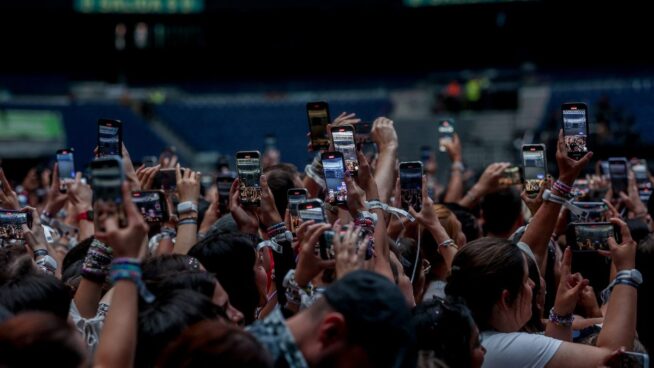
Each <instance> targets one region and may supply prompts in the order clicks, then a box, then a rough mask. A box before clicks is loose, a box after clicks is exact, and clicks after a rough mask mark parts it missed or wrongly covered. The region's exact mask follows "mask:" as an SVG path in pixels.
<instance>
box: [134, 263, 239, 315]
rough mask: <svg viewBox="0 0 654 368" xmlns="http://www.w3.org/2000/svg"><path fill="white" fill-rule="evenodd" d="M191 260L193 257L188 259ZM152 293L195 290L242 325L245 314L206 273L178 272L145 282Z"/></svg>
mask: <svg viewBox="0 0 654 368" xmlns="http://www.w3.org/2000/svg"><path fill="white" fill-rule="evenodd" d="M187 258H191V257H187ZM145 281H146V285H147V287H148V289H149V290H150V292H152V293H153V294H155V295H160V294H165V293H167V292H169V291H171V290H179V289H182V290H193V291H197V292H198V293H200V294H203V295H204V296H206V297H208V298H211V301H212V302H213V303H214V304H215V305H217V306H218V307H220V308H222V309H223V311H224V312H225V315H226V316H227V318H228V319H229V321H231V322H232V323H234V324H242V323H244V320H243V313H241V312H240V311H239V310H238V309H236V308H234V306H232V305H231V303H230V301H229V295H228V294H227V292H226V291H225V289H223V287H222V286H221V285H220V283H219V282H218V280H216V277H214V276H213V275H212V274H210V273H208V272H206V271H200V270H197V271H178V272H175V273H167V274H164V275H163V276H162V277H160V278H157V279H149V280H145Z"/></svg>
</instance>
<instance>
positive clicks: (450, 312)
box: [412, 298, 475, 368]
mask: <svg viewBox="0 0 654 368" xmlns="http://www.w3.org/2000/svg"><path fill="white" fill-rule="evenodd" d="M412 321H413V324H414V326H415V328H416V339H417V341H416V342H417V344H416V345H417V348H418V350H431V351H433V352H434V353H435V356H436V357H437V358H439V359H441V360H443V361H444V362H445V363H447V366H448V367H452V368H455V367H470V364H471V361H472V356H471V352H470V346H471V345H472V344H471V341H470V340H471V339H472V331H473V328H474V327H475V321H474V320H473V319H472V315H471V314H470V310H469V309H468V307H466V305H465V304H464V303H463V301H461V300H456V299H453V298H447V299H441V298H434V299H432V300H430V301H427V302H424V303H422V304H419V305H417V306H416V308H415V309H414V310H413V320H412Z"/></svg>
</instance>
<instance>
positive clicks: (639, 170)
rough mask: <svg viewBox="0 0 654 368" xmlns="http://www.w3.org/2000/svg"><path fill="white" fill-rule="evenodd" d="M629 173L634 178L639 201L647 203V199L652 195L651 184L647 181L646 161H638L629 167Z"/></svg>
mask: <svg viewBox="0 0 654 368" xmlns="http://www.w3.org/2000/svg"><path fill="white" fill-rule="evenodd" d="M631 171H633V172H634V176H635V178H636V186H637V187H638V195H639V197H640V200H641V201H643V202H644V203H647V201H648V200H649V197H650V196H651V195H652V182H650V181H649V171H648V169H647V161H645V160H639V161H638V163H636V164H634V165H632V166H631Z"/></svg>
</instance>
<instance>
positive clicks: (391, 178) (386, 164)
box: [374, 146, 397, 203]
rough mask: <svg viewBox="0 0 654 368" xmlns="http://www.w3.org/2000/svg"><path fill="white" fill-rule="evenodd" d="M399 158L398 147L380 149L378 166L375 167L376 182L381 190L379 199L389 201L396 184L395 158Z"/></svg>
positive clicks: (379, 190)
mask: <svg viewBox="0 0 654 368" xmlns="http://www.w3.org/2000/svg"><path fill="white" fill-rule="evenodd" d="M396 159H397V148H396V147H393V146H391V147H385V148H383V149H380V152H379V158H378V159H377V166H376V168H375V175H374V176H375V182H376V183H377V190H378V192H379V200H380V201H382V202H383V203H388V202H389V201H390V198H391V194H392V193H393V189H394V186H395V160H396Z"/></svg>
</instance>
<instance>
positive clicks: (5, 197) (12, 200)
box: [0, 168, 59, 210]
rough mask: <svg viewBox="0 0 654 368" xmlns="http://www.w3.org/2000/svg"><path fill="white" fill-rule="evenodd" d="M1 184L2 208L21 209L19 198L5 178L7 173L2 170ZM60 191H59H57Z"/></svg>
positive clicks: (0, 172) (0, 198) (0, 203)
mask: <svg viewBox="0 0 654 368" xmlns="http://www.w3.org/2000/svg"><path fill="white" fill-rule="evenodd" d="M0 183H1V184H2V190H0V208H4V209H6V210H17V209H19V208H20V204H19V203H18V196H17V195H16V192H14V191H13V189H11V184H9V180H7V178H6V177H5V171H4V170H3V169H2V168H0ZM57 191H59V189H57Z"/></svg>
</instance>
